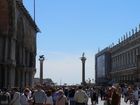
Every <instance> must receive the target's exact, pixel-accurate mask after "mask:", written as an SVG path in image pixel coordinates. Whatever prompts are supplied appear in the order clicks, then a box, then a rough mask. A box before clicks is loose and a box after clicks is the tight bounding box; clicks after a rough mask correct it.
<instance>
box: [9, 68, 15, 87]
mask: <svg viewBox="0 0 140 105" xmlns="http://www.w3.org/2000/svg"><path fill="white" fill-rule="evenodd" d="M9 81H10V82H9V87H14V86H15V68H12V67H11V69H10V76H9Z"/></svg>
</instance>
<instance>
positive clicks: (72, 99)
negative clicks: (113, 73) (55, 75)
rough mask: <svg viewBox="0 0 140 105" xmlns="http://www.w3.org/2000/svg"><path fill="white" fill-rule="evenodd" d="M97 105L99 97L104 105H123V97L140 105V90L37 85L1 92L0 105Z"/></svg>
mask: <svg viewBox="0 0 140 105" xmlns="http://www.w3.org/2000/svg"><path fill="white" fill-rule="evenodd" d="M89 97H90V100H91V104H92V105H97V104H98V103H99V97H100V99H101V100H103V101H104V105H121V104H120V103H121V97H123V99H124V100H123V101H124V102H126V103H127V104H128V105H131V104H132V105H138V103H139V98H140V90H139V88H138V87H137V86H135V85H130V86H129V85H124V86H120V85H119V84H115V85H113V86H92V87H82V86H69V87H68V86H67V87H66V86H62V87H51V86H44V85H36V86H35V88H33V89H29V88H25V89H24V90H23V91H21V92H19V90H18V88H12V89H11V90H7V89H6V88H3V89H1V91H0V105H88V99H89Z"/></svg>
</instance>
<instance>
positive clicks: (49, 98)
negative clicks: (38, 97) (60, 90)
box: [45, 90, 53, 105]
mask: <svg viewBox="0 0 140 105" xmlns="http://www.w3.org/2000/svg"><path fill="white" fill-rule="evenodd" d="M46 98H47V99H46V102H45V105H53V98H52V91H51V90H48V91H46Z"/></svg>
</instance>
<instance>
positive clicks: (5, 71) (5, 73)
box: [4, 67, 8, 88]
mask: <svg viewBox="0 0 140 105" xmlns="http://www.w3.org/2000/svg"><path fill="white" fill-rule="evenodd" d="M7 81H8V80H7V67H4V87H6V88H7V85H8V84H7Z"/></svg>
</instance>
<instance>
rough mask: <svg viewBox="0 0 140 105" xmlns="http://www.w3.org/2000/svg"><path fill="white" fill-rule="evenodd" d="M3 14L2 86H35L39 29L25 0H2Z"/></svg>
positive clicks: (0, 18) (0, 45) (0, 17)
mask: <svg viewBox="0 0 140 105" xmlns="http://www.w3.org/2000/svg"><path fill="white" fill-rule="evenodd" d="M0 14H1V15H0V88H3V87H6V88H11V87H19V88H23V87H25V86H32V81H33V78H34V74H35V71H36V69H35V59H36V34H37V32H38V31H39V29H38V27H37V26H36V24H35V22H34V21H33V19H32V18H31V16H30V15H29V13H28V11H27V10H26V8H25V7H24V5H23V2H22V0H1V1H0Z"/></svg>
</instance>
